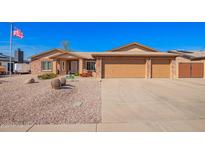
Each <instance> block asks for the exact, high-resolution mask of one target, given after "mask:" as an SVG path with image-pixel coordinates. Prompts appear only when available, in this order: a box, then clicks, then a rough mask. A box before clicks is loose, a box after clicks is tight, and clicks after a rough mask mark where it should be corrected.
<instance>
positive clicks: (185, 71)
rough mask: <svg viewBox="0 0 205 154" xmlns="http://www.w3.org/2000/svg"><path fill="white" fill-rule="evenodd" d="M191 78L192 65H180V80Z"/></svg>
mask: <svg viewBox="0 0 205 154" xmlns="http://www.w3.org/2000/svg"><path fill="white" fill-rule="evenodd" d="M190 77H191V64H190V63H180V64H179V78H190Z"/></svg>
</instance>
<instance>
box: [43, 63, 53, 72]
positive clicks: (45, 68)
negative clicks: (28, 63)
mask: <svg viewBox="0 0 205 154" xmlns="http://www.w3.org/2000/svg"><path fill="white" fill-rule="evenodd" d="M51 69H52V62H51V61H43V62H42V70H43V71H51Z"/></svg>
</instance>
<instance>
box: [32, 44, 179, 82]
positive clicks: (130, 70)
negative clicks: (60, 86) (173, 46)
mask: <svg viewBox="0 0 205 154" xmlns="http://www.w3.org/2000/svg"><path fill="white" fill-rule="evenodd" d="M176 57H177V54H174V53H165V52H159V51H157V50H155V49H152V48H150V47H147V46H144V45H141V44H139V43H136V42H134V43H130V44H127V45H124V46H122V47H119V48H115V49H112V50H109V51H105V52H67V51H64V50H61V49H53V50H49V51H47V52H43V53H41V54H38V55H34V56H32V57H31V72H32V74H41V73H47V72H53V73H56V74H60V75H65V74H68V73H79V74H82V73H84V72H92V74H93V76H94V77H97V78H175V77H176V65H175V64H176V63H175V59H176Z"/></svg>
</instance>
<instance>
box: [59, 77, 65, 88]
mask: <svg viewBox="0 0 205 154" xmlns="http://www.w3.org/2000/svg"><path fill="white" fill-rule="evenodd" d="M60 82H61V86H65V85H66V78H65V77H63V78H61V79H60Z"/></svg>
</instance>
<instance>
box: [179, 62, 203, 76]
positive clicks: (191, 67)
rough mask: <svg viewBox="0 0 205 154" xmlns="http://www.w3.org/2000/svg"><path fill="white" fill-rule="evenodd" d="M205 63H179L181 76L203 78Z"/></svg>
mask: <svg viewBox="0 0 205 154" xmlns="http://www.w3.org/2000/svg"><path fill="white" fill-rule="evenodd" d="M203 70H204V64H203V63H179V78H203V76H204V73H203V72H204V71H203Z"/></svg>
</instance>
